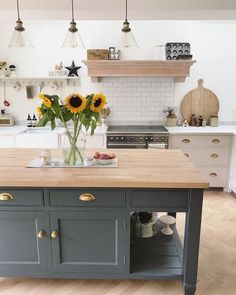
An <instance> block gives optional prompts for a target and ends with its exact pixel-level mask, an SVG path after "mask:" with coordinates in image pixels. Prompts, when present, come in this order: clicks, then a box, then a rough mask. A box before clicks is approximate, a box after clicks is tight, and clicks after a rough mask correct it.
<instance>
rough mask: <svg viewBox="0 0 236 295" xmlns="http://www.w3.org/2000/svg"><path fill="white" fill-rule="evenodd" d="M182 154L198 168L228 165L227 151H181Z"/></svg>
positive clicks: (211, 149)
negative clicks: (198, 166)
mask: <svg viewBox="0 0 236 295" xmlns="http://www.w3.org/2000/svg"><path fill="white" fill-rule="evenodd" d="M182 151H183V153H184V154H185V155H186V156H187V157H188V158H189V159H190V160H191V161H192V162H193V163H194V164H195V165H200V166H214V165H216V166H217V165H222V166H225V165H228V161H229V149H224V148H221V149H216V148H214V149H213V148H208V149H206V148H205V149H186V148H184V149H182Z"/></svg>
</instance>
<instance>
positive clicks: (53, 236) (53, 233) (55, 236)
mask: <svg viewBox="0 0 236 295" xmlns="http://www.w3.org/2000/svg"><path fill="white" fill-rule="evenodd" d="M58 236H59V234H58V232H57V231H56V230H54V231H52V233H51V238H52V239H56V238H57V237H58Z"/></svg>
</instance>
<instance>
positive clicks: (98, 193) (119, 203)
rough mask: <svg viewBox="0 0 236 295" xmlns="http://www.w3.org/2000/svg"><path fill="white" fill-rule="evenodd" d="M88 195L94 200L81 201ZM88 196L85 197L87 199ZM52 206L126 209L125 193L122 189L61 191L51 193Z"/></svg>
mask: <svg viewBox="0 0 236 295" xmlns="http://www.w3.org/2000/svg"><path fill="white" fill-rule="evenodd" d="M86 193H89V194H92V196H94V199H93V200H89V201H86V200H81V199H83V197H81V195H84V194H86ZM86 198H87V196H85V199H86ZM89 198H90V197H89ZM49 199H50V205H51V206H62V207H71V206H73V207H74V206H78V207H101V206H102V207H125V192H124V190H120V189H111V190H103V189H95V190H94V189H71V190H68V189H60V190H51V191H50V193H49Z"/></svg>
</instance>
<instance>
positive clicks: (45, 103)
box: [43, 97, 52, 108]
mask: <svg viewBox="0 0 236 295" xmlns="http://www.w3.org/2000/svg"><path fill="white" fill-rule="evenodd" d="M43 104H44V105H45V106H46V107H48V108H50V107H51V106H52V102H51V100H50V99H49V98H47V97H45V98H44V99H43Z"/></svg>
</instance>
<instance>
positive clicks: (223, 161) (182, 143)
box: [169, 127, 232, 189]
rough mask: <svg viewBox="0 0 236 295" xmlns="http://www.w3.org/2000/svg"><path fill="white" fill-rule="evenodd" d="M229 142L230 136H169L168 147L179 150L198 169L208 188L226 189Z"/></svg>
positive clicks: (197, 134) (196, 134) (195, 134)
mask: <svg viewBox="0 0 236 295" xmlns="http://www.w3.org/2000/svg"><path fill="white" fill-rule="evenodd" d="M196 128H197V127H196ZM195 130H197V129H195ZM231 141H232V136H231V135H222V134H220V135H218V134H200V133H197V132H196V133H194V134H186V133H183V134H178V135H177V134H173V135H172V134H171V135H170V140H169V147H170V148H174V149H176V148H177V149H181V150H182V151H183V153H184V154H185V156H186V157H188V158H189V159H190V160H191V161H192V162H193V164H194V165H195V166H197V167H198V168H199V170H200V172H201V173H202V175H203V176H204V178H205V179H206V180H207V181H208V182H209V184H210V187H223V188H226V189H227V187H228V180H229V167H230V155H231Z"/></svg>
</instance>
